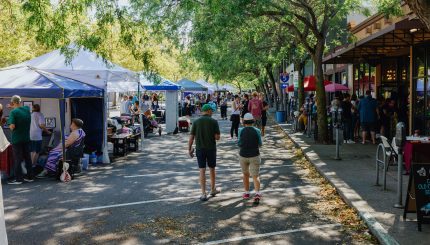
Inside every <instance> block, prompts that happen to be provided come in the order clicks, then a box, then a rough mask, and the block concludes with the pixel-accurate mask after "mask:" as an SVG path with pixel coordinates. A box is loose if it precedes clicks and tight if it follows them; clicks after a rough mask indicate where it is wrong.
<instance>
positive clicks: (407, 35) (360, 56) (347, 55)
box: [323, 19, 430, 64]
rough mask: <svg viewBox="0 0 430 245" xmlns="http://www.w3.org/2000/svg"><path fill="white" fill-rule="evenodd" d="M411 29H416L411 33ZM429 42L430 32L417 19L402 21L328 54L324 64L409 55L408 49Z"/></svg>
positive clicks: (352, 62)
mask: <svg viewBox="0 0 430 245" xmlns="http://www.w3.org/2000/svg"><path fill="white" fill-rule="evenodd" d="M411 29H417V31H415V32H411ZM429 40H430V32H429V31H427V30H426V29H425V28H424V25H423V24H422V23H421V22H420V21H419V20H417V19H413V20H409V19H404V20H402V21H400V22H397V23H396V24H393V25H391V26H389V27H387V28H384V29H383V30H381V31H379V32H377V33H374V34H372V35H370V36H368V37H366V38H364V39H362V40H360V41H358V42H355V43H352V44H350V45H348V46H346V47H344V48H341V49H338V50H337V51H335V52H333V53H330V54H329V55H327V56H326V57H324V59H323V63H324V64H355V63H361V62H363V61H367V62H369V61H372V60H379V59H381V58H384V57H390V56H396V55H399V54H403V53H404V52H405V50H407V53H409V47H410V46H411V45H414V44H419V43H422V42H425V41H429Z"/></svg>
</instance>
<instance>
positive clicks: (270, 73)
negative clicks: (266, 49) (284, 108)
mask: <svg viewBox="0 0 430 245" xmlns="http://www.w3.org/2000/svg"><path fill="white" fill-rule="evenodd" d="M265 68H266V73H267V77H268V78H269V81H270V84H271V85H272V93H273V99H274V100H275V101H274V102H275V104H276V101H277V100H278V92H277V90H276V82H275V78H274V77H273V71H272V66H271V65H267V66H266V67H265Z"/></svg>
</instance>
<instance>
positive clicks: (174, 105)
mask: <svg viewBox="0 0 430 245" xmlns="http://www.w3.org/2000/svg"><path fill="white" fill-rule="evenodd" d="M160 78H161V83H159V84H158V85H155V84H154V83H152V82H151V81H149V79H147V78H146V77H145V76H141V80H140V81H141V85H142V87H143V88H144V90H148V91H165V92H166V111H165V115H166V132H167V133H173V132H174V131H175V129H176V127H177V125H178V114H179V113H178V98H179V95H178V92H180V91H181V86H179V85H178V84H176V83H174V82H172V81H169V80H167V79H165V78H163V77H160Z"/></svg>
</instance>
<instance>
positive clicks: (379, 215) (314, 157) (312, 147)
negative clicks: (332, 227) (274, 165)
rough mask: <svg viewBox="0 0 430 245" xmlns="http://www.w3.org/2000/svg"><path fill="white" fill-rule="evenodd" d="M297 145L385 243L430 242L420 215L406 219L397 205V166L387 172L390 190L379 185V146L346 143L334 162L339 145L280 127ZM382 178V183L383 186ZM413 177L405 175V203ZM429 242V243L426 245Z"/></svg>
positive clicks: (287, 126)
mask: <svg viewBox="0 0 430 245" xmlns="http://www.w3.org/2000/svg"><path fill="white" fill-rule="evenodd" d="M279 126H281V128H282V129H283V130H284V131H285V132H286V133H287V134H288V135H289V137H290V138H291V139H292V140H293V142H294V143H295V144H296V145H297V146H299V147H301V149H302V150H303V152H304V153H305V155H306V158H307V159H308V160H309V161H310V162H311V163H312V164H313V165H314V166H315V167H316V168H317V170H318V171H319V172H320V173H321V174H322V175H323V176H324V177H325V178H326V179H327V180H328V181H329V182H331V183H332V185H333V186H334V187H335V188H336V189H337V190H338V192H339V194H340V195H341V196H342V198H343V199H344V200H345V201H346V202H347V203H348V204H349V205H350V206H352V207H354V208H355V209H357V210H358V213H359V215H360V216H361V218H362V219H363V220H364V221H365V222H366V224H367V225H368V227H369V229H370V230H371V231H372V233H373V234H374V235H375V236H376V237H377V238H378V240H379V241H380V242H381V244H424V243H427V242H428V241H429V237H430V225H423V229H422V232H419V231H418V230H417V223H416V214H408V216H407V220H406V221H404V220H403V209H397V208H394V207H393V206H394V204H395V203H396V188H397V166H390V168H389V170H388V173H387V190H386V191H383V190H382V186H375V183H376V167H375V155H376V146H375V145H371V144H368V145H362V144H343V145H341V147H340V157H341V158H342V160H339V161H338V160H334V157H335V145H321V144H315V142H314V140H313V139H312V138H308V137H307V136H305V135H303V134H302V133H294V132H292V131H290V129H291V125H290V124H279ZM381 180H382V179H380V184H382V181H381ZM408 180H409V176H403V196H404V197H403V204H404V200H405V196H406V189H407V184H408ZM426 241H427V242H426Z"/></svg>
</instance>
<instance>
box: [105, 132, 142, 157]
mask: <svg viewBox="0 0 430 245" xmlns="http://www.w3.org/2000/svg"><path fill="white" fill-rule="evenodd" d="M139 137H140V133H137V134H128V133H124V134H115V135H112V136H111V137H110V139H111V141H112V143H113V155H114V156H125V155H127V153H128V152H129V151H137V150H138V149H139Z"/></svg>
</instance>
